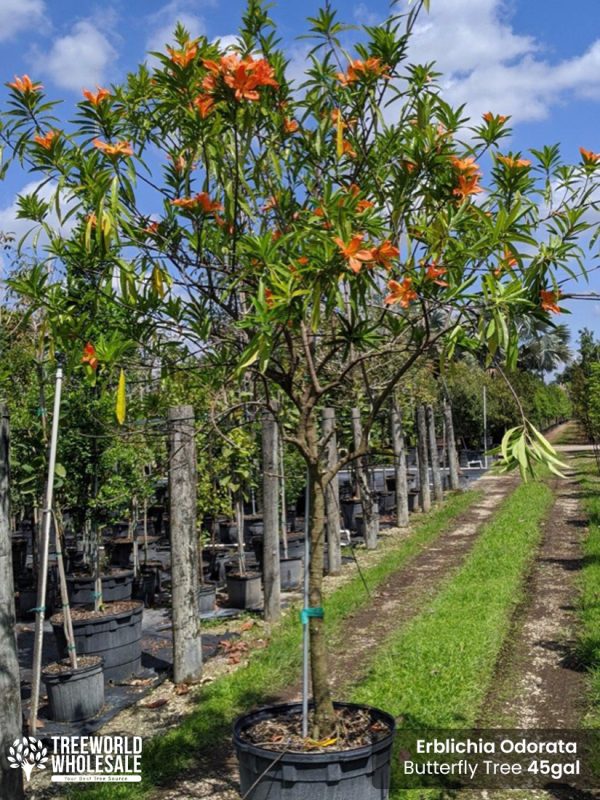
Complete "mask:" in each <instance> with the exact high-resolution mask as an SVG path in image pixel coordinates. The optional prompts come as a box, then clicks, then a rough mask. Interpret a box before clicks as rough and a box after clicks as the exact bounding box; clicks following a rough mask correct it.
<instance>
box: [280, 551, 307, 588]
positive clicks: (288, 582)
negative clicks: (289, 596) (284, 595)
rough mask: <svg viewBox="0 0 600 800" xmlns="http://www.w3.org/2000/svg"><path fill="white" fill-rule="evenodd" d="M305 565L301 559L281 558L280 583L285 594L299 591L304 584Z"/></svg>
mask: <svg viewBox="0 0 600 800" xmlns="http://www.w3.org/2000/svg"><path fill="white" fill-rule="evenodd" d="M303 563H304V562H303V560H302V559H301V558H281V559H280V560H279V575H280V583H281V588H282V589H283V591H284V592H290V591H292V590H293V589H297V588H298V587H299V586H300V585H301V584H302V575H303V569H302V565H303Z"/></svg>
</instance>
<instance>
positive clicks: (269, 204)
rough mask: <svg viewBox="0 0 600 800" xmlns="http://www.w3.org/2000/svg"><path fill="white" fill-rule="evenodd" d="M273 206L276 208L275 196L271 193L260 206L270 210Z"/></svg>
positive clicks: (264, 209)
mask: <svg viewBox="0 0 600 800" xmlns="http://www.w3.org/2000/svg"><path fill="white" fill-rule="evenodd" d="M274 208H277V198H276V197H274V196H273V195H271V197H269V199H268V200H267V202H266V203H265V204H264V206H263V207H262V210H263V211H272V210H273V209H274Z"/></svg>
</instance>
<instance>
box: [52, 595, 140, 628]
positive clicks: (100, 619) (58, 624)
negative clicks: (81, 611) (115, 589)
mask: <svg viewBox="0 0 600 800" xmlns="http://www.w3.org/2000/svg"><path fill="white" fill-rule="evenodd" d="M114 602H115V603H135V607H132V608H129V609H124V610H123V611H117V612H115V613H114V614H110V613H103V614H102V615H101V616H100V615H97V616H95V617H88V618H87V619H73V620H72V623H73V627H74V628H75V627H77V626H82V625H89V624H90V622H91V623H94V622H98V623H101V622H110V620H112V619H120V618H121V617H129V616H132V615H133V614H137V612H138V611H140V610H141V611H142V613H143V612H144V603H143V602H142V601H141V600H139V601H137V600H115V601H114ZM111 605H112V603H106V605H105V609H106V611H108V612H110V608H109V606H111ZM95 613H97V612H95ZM50 623H51V625H52V627H59V628H62V627H63V623H62V620H61V621H60V622H58V621H57V622H52V617H51V618H50Z"/></svg>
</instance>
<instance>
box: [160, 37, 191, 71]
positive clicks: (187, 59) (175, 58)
mask: <svg viewBox="0 0 600 800" xmlns="http://www.w3.org/2000/svg"><path fill="white" fill-rule="evenodd" d="M167 50H168V51H169V55H170V57H171V61H172V62H173V63H174V64H177V66H178V67H181V68H182V69H184V68H185V67H187V66H188V64H191V62H192V61H193V60H194V59H195V58H196V56H197V55H198V45H197V44H196V42H186V44H185V45H184V46H183V47H182V49H181V50H174V49H173V48H172V47H169V46H167Z"/></svg>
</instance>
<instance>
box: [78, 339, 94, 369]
mask: <svg viewBox="0 0 600 800" xmlns="http://www.w3.org/2000/svg"><path fill="white" fill-rule="evenodd" d="M81 363H82V364H88V365H89V366H90V367H91V368H92V369H93V370H94V372H95V371H96V370H97V369H98V359H97V357H96V348H95V347H94V345H93V344H91V342H88V343H87V344H86V346H85V347H84V348H83V355H82V356H81Z"/></svg>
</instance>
